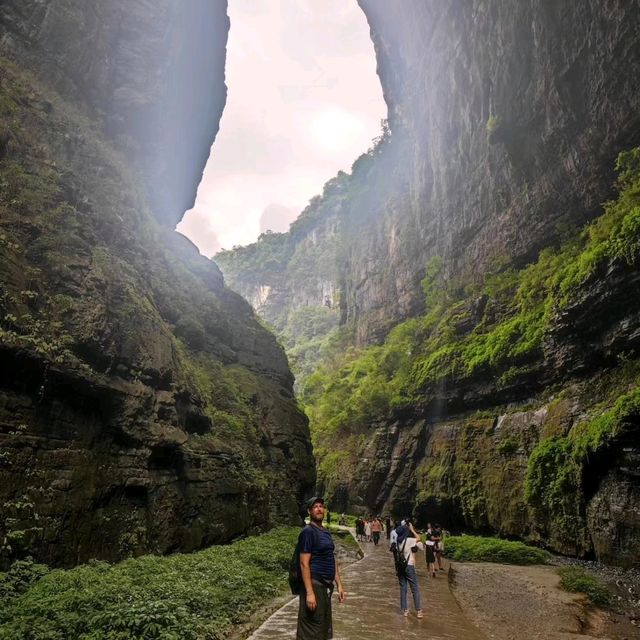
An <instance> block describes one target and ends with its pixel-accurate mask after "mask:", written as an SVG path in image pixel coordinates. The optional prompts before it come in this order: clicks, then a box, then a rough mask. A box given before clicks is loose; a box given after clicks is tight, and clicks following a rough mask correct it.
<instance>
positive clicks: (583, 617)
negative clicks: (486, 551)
mask: <svg viewBox="0 0 640 640" xmlns="http://www.w3.org/2000/svg"><path fill="white" fill-rule="evenodd" d="M559 585H560V577H559V575H558V572H557V567H554V566H550V565H532V566H524V567H521V566H515V565H501V564H495V563H483V562H478V563H470V562H469V563H461V562H456V563H451V567H450V570H449V586H450V588H451V592H452V593H453V595H454V597H455V598H456V600H457V601H458V604H459V605H460V608H461V609H462V611H463V612H464V614H465V616H466V617H467V618H468V619H469V620H470V621H471V622H472V623H473V624H474V625H476V626H477V627H478V629H480V630H481V631H482V632H483V633H485V634H486V635H487V637H489V638H492V640H521V639H522V637H523V634H524V633H525V632H526V634H527V635H526V637H527V639H528V640H537V639H540V640H542V639H543V638H544V639H545V640H568V639H569V638H571V639H573V640H578V639H581V640H592V639H602V638H608V639H610V640H632V638H636V637H637V633H638V630H637V629H636V628H634V627H633V626H632V625H631V624H628V623H625V621H624V620H617V619H616V617H615V615H613V614H611V613H609V612H606V611H603V610H602V609H599V608H597V607H594V606H593V605H591V603H590V602H589V601H588V600H587V598H586V597H584V596H582V595H579V594H573V593H568V592H566V591H564V590H563V589H561V588H560V586H559Z"/></svg>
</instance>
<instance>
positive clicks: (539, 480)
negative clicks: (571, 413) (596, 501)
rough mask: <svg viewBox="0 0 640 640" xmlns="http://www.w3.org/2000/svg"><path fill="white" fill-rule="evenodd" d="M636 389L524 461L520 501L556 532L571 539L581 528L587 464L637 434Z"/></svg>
mask: <svg viewBox="0 0 640 640" xmlns="http://www.w3.org/2000/svg"><path fill="white" fill-rule="evenodd" d="M639 417H640V387H639V388H636V389H633V390H632V391H629V392H628V393H625V394H623V395H622V396H620V397H619V398H618V400H617V401H616V402H615V403H614V405H613V407H611V408H610V409H609V410H608V411H605V412H603V413H601V414H599V415H597V416H595V417H594V418H592V419H591V420H586V421H583V422H579V423H577V424H575V425H574V426H573V427H572V428H571V431H569V433H568V434H567V435H566V436H555V437H552V438H545V439H543V440H541V441H540V442H539V443H538V444H537V446H536V447H535V449H534V450H533V451H532V452H531V455H530V457H529V462H528V467H527V476H526V480H525V498H526V500H527V502H528V503H529V504H530V505H532V506H533V507H534V508H536V509H539V510H540V511H541V512H542V513H544V514H546V515H545V518H549V519H550V520H551V521H552V522H553V527H554V529H555V530H556V531H558V532H560V533H562V534H563V535H564V536H567V537H575V536H576V535H577V532H578V530H580V529H582V528H583V527H584V517H585V514H584V505H583V503H582V500H581V487H582V483H583V475H584V471H585V468H586V467H587V465H588V463H589V460H590V459H592V457H593V456H594V455H595V454H598V453H601V452H602V451H604V450H605V449H606V447H608V446H609V445H610V443H611V442H612V441H613V440H614V439H615V438H616V437H618V436H619V435H620V434H621V433H623V432H625V431H626V430H629V431H630V430H636V429H637V426H636V425H637V424H638V418H639Z"/></svg>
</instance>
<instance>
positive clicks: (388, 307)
mask: <svg viewBox="0 0 640 640" xmlns="http://www.w3.org/2000/svg"><path fill="white" fill-rule="evenodd" d="M359 4H360V6H361V8H362V9H363V11H364V13H365V14H366V17H367V19H368V21H369V24H370V27H371V35H372V39H373V42H374V44H375V48H376V55H377V61H378V74H379V76H380V80H381V83H382V87H383V91H384V95H385V99H386V101H387V105H388V108H389V125H390V135H388V136H386V137H385V139H384V140H383V141H382V143H381V144H379V145H378V146H377V147H376V148H375V149H373V150H371V151H370V152H369V153H367V154H365V155H364V156H362V158H361V159H359V161H358V162H356V164H355V165H354V167H353V171H352V174H351V175H350V176H348V177H347V178H346V179H345V180H344V184H345V187H344V193H345V195H344V196H342V195H341V196H340V197H337V196H336V195H335V194H334V193H332V192H331V191H328V192H325V193H324V194H323V197H322V199H321V202H320V203H316V204H317V206H316V209H318V210H319V209H323V210H324V211H325V213H324V214H323V215H322V216H319V217H318V218H317V222H316V224H315V225H314V224H311V225H309V226H307V227H305V229H306V231H305V233H304V235H303V236H302V237H301V236H298V237H297V238H294V235H293V234H291V236H289V237H288V238H287V237H284V238H282V239H281V243H282V244H283V245H286V246H287V247H288V248H287V253H286V254H285V255H284V258H283V259H282V261H281V264H280V267H279V269H277V270H276V273H277V278H279V279H277V282H276V281H275V280H274V282H275V284H274V282H272V283H271V289H270V291H271V292H275V291H277V292H278V295H277V297H274V298H273V299H272V303H273V304H272V306H271V307H269V304H270V302H269V297H268V296H267V298H266V301H265V300H263V301H262V303H263V308H264V309H267V308H268V309H269V314H270V317H272V318H276V317H283V316H284V317H286V316H289V315H291V313H292V312H294V311H295V310H296V309H300V303H299V300H300V296H299V292H300V291H301V288H300V283H301V279H300V278H297V277H296V275H297V274H296V270H295V265H294V266H293V267H292V266H291V265H292V262H291V259H290V257H291V256H293V255H296V251H297V250H298V248H302V247H303V246H305V244H306V243H308V242H309V239H310V238H312V237H313V234H314V233H315V234H316V237H321V238H323V239H324V241H325V242H326V243H327V244H326V245H325V247H324V250H325V252H326V253H328V252H333V255H335V257H336V259H337V260H338V268H337V273H336V278H335V287H336V289H337V291H338V300H339V305H340V319H341V323H342V325H343V326H344V327H345V329H349V331H350V335H351V336H352V341H353V342H355V344H356V345H358V346H364V345H367V344H371V343H376V342H379V341H380V340H381V339H382V338H383V337H384V336H385V335H387V334H388V331H389V329H390V328H391V327H392V326H393V325H394V324H396V323H398V322H399V321H402V320H404V319H406V318H410V317H413V316H416V315H419V314H420V313H422V311H426V312H429V311H431V309H425V308H424V305H425V303H424V292H423V291H422V289H421V287H420V282H421V279H422V278H423V276H424V274H425V265H426V264H427V263H428V262H429V261H430V260H431V259H433V258H434V257H438V258H440V259H441V260H442V265H443V267H442V268H443V273H444V277H445V278H446V279H447V280H448V281H449V282H450V283H453V285H452V286H455V283H458V284H457V287H458V289H460V290H463V289H464V287H465V286H470V287H471V288H472V285H473V283H474V282H477V281H479V280H482V278H483V275H484V274H486V273H487V272H492V273H495V272H496V271H500V270H502V269H504V268H505V267H511V268H515V269H518V268H520V267H522V266H524V265H527V264H529V263H531V262H535V260H536V259H537V257H538V255H539V253H540V251H541V249H543V248H556V247H558V246H559V245H560V244H561V243H562V242H563V239H564V238H566V237H568V234H570V233H571V229H573V230H574V231H573V233H574V236H575V235H576V234H575V229H576V228H580V227H582V225H584V224H585V222H587V221H589V220H592V219H593V218H594V217H596V216H599V215H601V214H602V207H601V203H602V202H604V201H606V200H607V199H609V198H611V197H612V195H613V193H614V191H613V187H612V185H613V183H614V172H613V168H614V166H615V159H616V157H617V155H618V153H619V152H620V151H622V150H625V149H629V148H632V147H634V146H637V145H638V144H639V143H640V115H639V114H640V109H639V108H638V107H639V105H640V92H639V91H638V85H637V82H636V77H638V74H639V72H640V40H639V35H638V33H639V32H638V25H639V24H640V5H638V3H637V2H631V3H627V2H614V3H608V4H606V5H605V4H603V3H600V2H595V1H594V2H568V3H560V4H553V3H548V2H538V1H536V0H531V1H530V2H525V3H519V4H518V6H517V7H514V5H513V3H510V2H506V1H504V2H503V1H501V0H491V1H489V2H487V1H484V0H483V1H480V0H478V1H477V2H461V1H459V2H458V1H451V2H440V1H438V0H433V1H427V2H423V1H422V0H416V1H415V2H414V1H411V0H410V1H408V2H406V1H405V0H397V1H392V2H386V1H383V0H359ZM303 218H304V216H303ZM329 221H333V222H332V227H331V228H332V229H334V230H335V231H334V232H333V233H326V229H327V224H328V222H329ZM322 250H323V247H322V245H320V246H319V247H318V248H317V249H316V251H318V252H319V253H321V252H322ZM246 251H247V255H245V257H244V258H243V260H239V261H238V263H236V264H233V260H229V259H228V258H225V260H224V261H221V265H222V268H223V271H224V272H225V276H228V277H229V279H230V281H232V282H233V284H234V286H236V285H238V290H239V291H240V292H247V291H249V290H250V289H251V288H253V290H255V289H256V287H258V286H260V285H261V284H262V283H263V275H262V274H261V273H260V270H259V269H258V268H257V266H256V264H252V268H253V271H252V272H251V274H248V273H247V271H246V270H244V265H245V264H246V262H247V261H250V259H251V258H250V257H249V256H250V255H254V256H257V255H258V252H256V253H254V254H251V251H250V250H249V249H247V250H246ZM254 251H255V249H254ZM634 259H635V258H634ZM259 262H260V261H259V260H257V263H259ZM632 262H633V261H632ZM319 272H320V271H319V270H318V272H317V273H319ZM271 277H273V274H271ZM316 277H318V276H316ZM637 283H638V271H637V263H633V264H631V265H626V266H625V265H623V264H620V262H616V261H612V262H611V263H609V264H605V265H603V267H602V268H601V269H599V271H598V272H597V273H595V274H592V275H591V277H590V278H589V279H587V280H585V281H584V282H582V283H581V286H580V292H579V295H577V296H576V298H575V299H573V300H572V301H571V302H570V303H566V304H565V305H564V306H563V308H562V310H559V309H557V310H556V311H555V313H554V314H553V315H552V317H551V318H550V321H549V323H548V327H547V329H546V330H545V334H544V336H543V337H542V339H541V346H540V348H539V349H537V350H536V352H535V354H530V357H529V358H528V359H526V360H522V361H520V362H517V363H516V364H515V366H514V368H513V369H512V370H511V371H509V372H506V373H509V375H508V376H507V375H506V374H505V371H499V370H496V369H495V368H494V369H491V368H489V369H484V370H481V371H478V372H477V373H476V374H475V375H460V376H456V375H455V374H453V373H451V375H448V376H444V377H441V378H440V379H439V382H438V383H437V384H436V383H433V384H430V385H429V384H426V385H424V386H423V387H421V388H420V389H419V392H418V393H417V394H416V395H414V396H413V397H412V399H411V402H410V403H407V402H406V401H405V402H404V404H403V406H402V407H401V408H396V409H393V410H392V411H390V412H386V411H385V412H383V413H382V414H380V415H379V416H377V417H374V418H373V420H372V424H371V425H370V429H369V431H368V432H366V433H365V432H364V431H357V432H356V433H355V434H353V439H352V440H350V441H349V442H351V443H353V442H356V441H357V442H358V443H360V444H357V445H353V444H347V445H345V446H346V448H347V449H348V450H347V451H346V453H347V454H348V461H349V465H348V468H349V472H348V473H345V474H343V481H342V482H339V481H336V480H335V478H331V479H329V478H328V477H326V478H325V477H321V482H322V484H323V485H324V486H325V488H326V489H327V491H328V492H329V493H330V494H332V496H333V498H334V500H335V501H336V502H338V503H342V504H344V505H345V507H346V506H350V507H356V508H361V509H363V510H373V509H375V510H391V511H394V512H395V513H397V514H398V515H400V514H403V513H406V512H407V511H409V510H411V509H413V508H414V507H415V508H416V510H417V511H416V513H417V514H418V515H420V516H421V517H437V518H439V519H442V520H445V519H446V520H447V522H448V524H449V525H450V526H456V525H459V526H466V527H471V528H476V529H486V530H493V531H499V532H502V533H504V534H508V535H520V536H523V537H525V538H528V539H532V540H539V541H540V542H541V543H543V544H546V545H548V546H549V547H551V548H554V549H557V550H560V551H564V552H567V553H576V554H581V555H590V554H592V555H594V554H595V555H598V557H600V558H603V559H606V560H607V561H614V562H615V561H618V562H625V563H633V562H637V561H638V558H639V557H640V550H639V546H638V542H637V541H638V539H639V538H640V520H639V519H638V513H639V512H640V506H639V505H640V484H639V481H638V474H637V471H636V470H634V469H635V467H634V464H635V463H634V460H636V459H637V456H638V447H637V427H638V423H639V418H638V414H637V411H636V410H635V409H634V410H633V411H631V412H630V414H629V415H628V416H627V417H626V418H625V420H626V422H625V423H624V425H625V426H624V428H622V427H621V428H620V432H619V433H618V435H617V436H616V439H615V441H614V442H611V443H609V444H608V445H607V447H606V452H605V453H600V454H598V455H597V456H594V457H595V458H596V459H597V460H596V461H592V462H589V463H588V465H587V467H588V469H587V467H585V469H587V471H586V473H588V475H589V477H590V479H589V480H588V481H586V480H585V481H584V483H582V484H581V486H579V487H574V488H573V490H574V493H573V495H574V496H576V500H575V511H571V510H570V509H569V507H567V506H566V505H565V506H563V507H562V508H561V509H560V508H559V511H562V513H561V514H560V515H561V516H562V517H563V518H564V520H563V526H564V525H566V527H567V528H566V529H562V527H561V526H559V520H558V518H556V519H554V517H552V516H550V515H549V514H547V515H545V514H544V513H541V512H540V510H536V509H534V508H533V507H532V506H531V504H530V501H529V500H527V499H525V497H524V492H525V476H526V475H527V469H528V464H529V461H530V458H531V455H532V454H533V451H534V449H535V448H536V447H537V446H538V444H539V443H541V442H543V441H545V440H546V439H549V440H553V439H554V438H556V437H557V438H559V439H560V440H562V438H565V437H569V436H568V434H569V432H570V430H571V429H572V427H573V426H574V425H577V424H579V423H580V422H581V420H583V419H584V418H585V416H587V415H591V414H592V413H594V412H595V413H596V414H597V412H598V410H602V409H603V408H605V407H608V406H611V405H612V403H613V399H615V397H616V394H615V392H610V393H609V394H606V393H595V392H594V393H592V394H590V393H589V391H590V390H591V391H592V390H593V389H594V387H597V386H598V385H599V384H600V383H599V382H598V381H599V380H600V379H601V377H602V376H604V377H605V378H606V377H607V376H609V375H612V374H611V371H616V370H618V369H619V368H620V364H621V363H629V362H631V363H637V354H638V349H639V347H640V344H639V342H638V341H639V339H640V332H639V331H638V326H639V318H640V307H639V302H638V296H636V295H634V294H633V293H632V292H633V291H636V290H637ZM315 304H316V305H317V306H318V307H320V306H321V305H322V300H321V299H319V296H317V297H316V302H315ZM456 304H458V309H457V315H458V319H457V320H456V321H455V322H454V321H452V323H451V324H450V325H449V326H448V327H446V330H447V331H449V332H450V334H451V341H452V343H454V342H455V341H456V340H458V339H461V336H465V335H468V334H469V333H471V332H474V331H475V329H476V328H478V332H479V333H482V328H481V325H482V324H483V323H484V324H485V325H486V324H489V325H491V323H492V322H494V321H495V317H493V319H492V314H493V316H495V313H494V312H495V309H494V310H492V309H487V299H486V298H485V297H483V296H477V297H476V298H473V297H470V298H468V299H466V300H464V301H462V302H461V301H459V299H456ZM281 305H284V306H281ZM489 306H490V305H489ZM498 311H499V310H498ZM286 330H287V329H286V328H285V333H286ZM294 342H295V341H294ZM294 348H295V347H294ZM409 351H410V350H409ZM334 355H335V354H334ZM427 355H428V354H427ZM346 369H347V367H346V366H345V370H346ZM413 371H414V373H415V371H416V369H414V370H413ZM603 372H604V373H603ZM503 374H505V376H504V377H502V376H503ZM346 375H347V374H345V376H346ZM632 377H633V376H632ZM356 378H357V372H356V371H355V370H354V372H353V375H352V376H351V378H349V382H350V384H355V382H354V380H355V379H356ZM585 380H589V382H585ZM607 384H608V383H607ZM611 384H613V383H611ZM629 384H631V383H630V382H629V380H627V382H626V383H624V384H623V383H619V386H618V392H619V395H620V394H623V393H625V392H626V391H627V390H628V388H629V387H628V385H629ZM580 385H585V388H583V387H581V386H580ZM625 385H627V386H625ZM605 386H606V385H605ZM613 386H615V385H613ZM631 386H633V385H632V384H631ZM585 389H586V391H585ZM558 394H560V396H561V397H562V398H563V399H564V400H566V401H567V402H568V405H567V406H565V405H564V404H563V405H562V407H563V408H562V410H560V409H558V408H557V407H556V404H554V403H555V402H556V401H558V402H559V400H558V397H559V395H558ZM355 400H357V401H360V399H359V398H358V399H355ZM401 400H402V399H401ZM564 400H563V402H564ZM346 402H347V404H348V402H349V401H348V398H347V399H346ZM509 403H516V404H517V406H510V405H509ZM598 403H601V404H598ZM522 405H524V407H523V406H522ZM554 407H555V409H554ZM558 412H560V414H561V416H560V417H559V415H558ZM478 414H479V415H480V417H478ZM546 416H551V417H549V418H547V417H546ZM322 426H323V427H324V426H325V425H322ZM627 429H628V430H630V431H628V430H627ZM630 433H631V434H636V435H635V436H633V435H629V434H630ZM347 435H349V434H347ZM503 437H504V441H503ZM571 437H573V436H571ZM570 439H571V438H570ZM634 439H635V444H633V443H632V442H631V441H632V440H634ZM560 440H558V442H560ZM363 441H364V442H363ZM340 442H342V443H343V444H344V443H347V437H346V435H344V437H343V438H342V439H341V440H340ZM554 442H555V440H554ZM562 442H563V443H564V442H565V441H564V440H562ZM328 451H329V454H328V455H327V459H328V458H329V457H330V455H331V454H337V453H339V445H336V446H335V448H334V449H331V448H329V449H328ZM343 453H344V452H343ZM562 455H564V454H558V458H557V460H556V463H557V464H556V468H557V466H562V463H563V462H562V460H563V459H562ZM552 466H553V465H552ZM320 468H321V469H322V461H321V463H320ZM550 473H551V471H550ZM321 476H322V473H321ZM556 515H558V514H556ZM558 517H559V516H558Z"/></svg>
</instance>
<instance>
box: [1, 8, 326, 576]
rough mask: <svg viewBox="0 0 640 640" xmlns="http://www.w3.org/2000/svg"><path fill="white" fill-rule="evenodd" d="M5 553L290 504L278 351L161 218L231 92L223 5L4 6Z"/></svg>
mask: <svg viewBox="0 0 640 640" xmlns="http://www.w3.org/2000/svg"><path fill="white" fill-rule="evenodd" d="M0 24H1V25H2V33H1V36H0V53H2V55H3V56H5V57H4V58H2V59H0V184H1V188H0V283H1V289H0V361H1V363H2V366H1V367H0V442H1V454H0V505H1V512H2V518H1V519H0V521H1V522H2V531H1V532H0V533H1V535H0V542H1V543H2V547H1V552H2V558H3V562H4V561H10V560H11V559H13V558H16V557H21V556H24V555H26V554H29V555H33V556H34V557H36V558H37V559H39V560H42V561H45V562H49V563H53V564H57V565H72V564H75V563H78V562H83V561H86V560H87V559H90V558H103V559H108V560H116V559H119V558H122V557H126V556H128V555H132V554H133V555H138V554H140V553H147V552H157V553H165V552H169V551H178V550H182V551H188V550H191V549H196V548H199V547H202V546H203V545H207V544H212V543H216V542H224V541H228V540H229V539H231V538H233V537H235V536H238V535H241V534H245V533H247V532H251V531H255V530H259V529H264V528H267V527H269V526H272V525H273V524H275V523H281V522H287V521H294V520H296V519H297V512H298V507H299V504H300V502H301V500H302V498H303V497H304V495H305V494H306V493H307V492H309V491H311V490H312V487H313V485H314V482H315V471H314V463H313V457H312V454H311V446H310V443H309V432H308V425H307V420H306V418H305V416H304V414H303V413H302V412H301V411H300V410H299V408H298V407H297V404H296V402H295V400H294V398H293V393H292V382H293V379H292V376H291V374H290V372H289V369H288V366H287V360H286V357H285V355H284V352H283V351H282V349H281V348H280V347H279V345H278V344H277V343H276V341H275V338H274V337H273V336H272V335H271V334H270V333H268V332H267V331H266V330H265V329H264V328H263V327H262V326H261V325H260V324H259V322H258V320H257V318H256V317H255V315H254V313H253V311H252V309H251V308H250V307H249V305H248V304H247V303H246V302H245V301H243V300H242V299H241V298H240V297H239V296H238V295H237V294H235V293H233V292H231V291H230V290H229V289H227V288H226V287H225V285H224V282H223V278H222V275H221V273H220V271H219V270H218V268H217V267H216V266H215V265H214V264H213V263H212V262H210V261H209V260H207V259H205V258H203V257H202V256H200V255H199V254H198V252H197V250H196V248H195V247H194V246H193V245H192V244H191V243H190V242H188V241H187V240H186V239H184V238H182V237H181V236H179V235H178V234H176V233H175V232H174V231H173V230H172V227H173V226H174V224H175V223H176V222H177V220H178V219H179V218H180V216H181V214H182V212H183V211H184V209H185V208H187V207H188V206H190V205H191V203H192V202H193V198H194V195H195V188H196V185H197V183H198V181H199V179H200V176H201V174H202V170H203V167H204V162H205V159H206V155H207V152H208V149H209V147H210V145H211V143H212V141H213V137H214V136H215V132H216V131H217V127H218V120H219V116H220V113H221V109H222V105H223V103H224V96H225V87H224V74H223V66H224V48H225V42H226V33H227V29H228V19H227V17H226V12H225V4H224V3H222V2H208V1H207V2H205V1H200V0H197V1H196V2H189V3H187V4H184V3H181V2H177V1H173V0H167V1H162V0H160V1H159V2H154V3H149V2H142V1H138V0H135V1H133V2H119V1H116V0H114V1H110V2H104V3H98V4H92V5H91V6H89V5H88V4H87V3H84V2H77V1H73V0H51V1H49V2H44V3H43V2H5V3H3V4H2V7H1V8H0Z"/></svg>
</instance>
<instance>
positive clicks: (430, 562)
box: [424, 523, 436, 578]
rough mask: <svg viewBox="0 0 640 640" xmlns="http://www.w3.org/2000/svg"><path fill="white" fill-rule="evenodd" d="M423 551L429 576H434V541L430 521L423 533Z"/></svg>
mask: <svg viewBox="0 0 640 640" xmlns="http://www.w3.org/2000/svg"><path fill="white" fill-rule="evenodd" d="M424 545H425V553H426V556H427V572H429V573H431V577H432V578H435V577H436V552H435V548H436V543H435V540H434V539H433V528H432V527H431V523H428V524H427V531H426V533H425V543H424Z"/></svg>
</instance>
